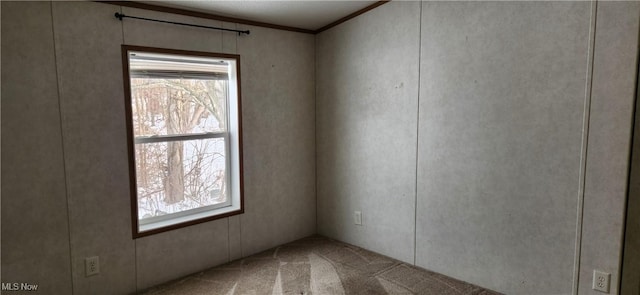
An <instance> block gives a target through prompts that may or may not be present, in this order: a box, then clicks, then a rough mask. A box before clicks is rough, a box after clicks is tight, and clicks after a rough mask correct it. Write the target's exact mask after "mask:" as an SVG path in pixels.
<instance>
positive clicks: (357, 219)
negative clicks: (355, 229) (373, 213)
mask: <svg viewBox="0 0 640 295" xmlns="http://www.w3.org/2000/svg"><path fill="white" fill-rule="evenodd" d="M353 223H355V224H356V225H362V212H360V211H354V212H353Z"/></svg>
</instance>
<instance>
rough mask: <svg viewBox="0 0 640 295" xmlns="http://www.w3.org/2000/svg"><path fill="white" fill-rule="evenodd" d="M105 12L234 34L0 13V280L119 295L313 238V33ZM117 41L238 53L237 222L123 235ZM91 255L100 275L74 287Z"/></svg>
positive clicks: (98, 12) (61, 12)
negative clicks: (240, 160) (241, 199)
mask: <svg viewBox="0 0 640 295" xmlns="http://www.w3.org/2000/svg"><path fill="white" fill-rule="evenodd" d="M115 12H123V13H125V14H131V15H136V16H143V17H152V18H159V19H166V20H173V21H180V22H188V23H196V24H201V25H209V26H224V27H227V28H235V27H236V24H232V23H222V22H218V21H211V20H204V19H198V18H192V17H186V16H178V15H172V14H167V13H159V12H152V11H144V10H139V9H134V8H126V7H122V8H121V7H119V6H114V5H108V4H101V3H95V2H58V1H54V2H38V3H31V2H30V3H24V2H23V3H7V2H3V3H2V13H3V15H2V30H3V32H2V33H3V34H2V68H3V74H4V73H5V70H8V71H11V73H12V74H13V75H11V76H9V75H6V76H5V75H3V78H2V96H3V108H2V112H3V114H2V126H3V127H2V128H3V130H2V131H3V133H4V135H3V147H2V160H3V165H2V169H3V173H2V180H3V187H2V194H3V196H2V197H3V199H2V210H3V212H2V213H3V215H2V227H3V231H2V248H3V250H4V251H3V253H2V254H3V257H2V271H3V274H2V275H3V276H2V280H3V282H7V281H9V280H11V281H20V282H22V281H26V282H30V281H37V282H36V283H38V282H39V283H40V285H41V287H40V291H42V292H43V294H70V292H71V286H72V282H73V292H74V293H75V294H129V293H134V292H136V291H137V290H142V289H145V288H148V287H150V286H152V285H155V284H158V283H162V282H166V281H168V280H171V279H175V278H178V277H180V276H184V275H187V274H190V273H194V272H197V271H200V270H203V269H205V268H208V267H211V266H214V265H218V264H221V263H224V262H227V261H230V260H232V259H237V258H240V257H242V256H246V255H249V254H252V253H255V252H258V251H261V250H265V249H266V248H268V247H271V246H275V245H278V244H282V243H285V242H288V241H291V240H295V239H298V238H302V237H305V236H308V235H311V234H313V233H315V232H316V229H315V226H316V225H315V136H314V134H315V132H314V128H315V127H314V122H315V110H314V53H313V52H314V37H313V36H311V35H307V34H300V33H290V32H282V31H277V30H271V29H260V28H250V29H251V30H252V33H251V35H250V36H243V37H238V36H237V34H234V33H230V32H229V33H222V32H219V31H213V30H205V29H198V28H189V27H181V26H173V25H165V24H154V23H149V22H142V21H138V20H131V19H126V20H125V21H124V22H121V21H119V20H117V19H116V18H115V17H114V13H115ZM121 44H131V45H142V46H152V47H164V48H174V49H185V50H196V51H210V52H225V53H236V54H240V56H241V62H242V63H241V73H242V77H241V78H242V103H243V128H244V130H243V131H244V134H243V135H244V136H243V139H244V161H245V164H244V168H245V188H244V189H245V214H243V215H239V216H234V217H231V218H224V219H220V220H215V221H211V222H207V223H203V224H199V225H195V226H191V227H187V228H182V229H177V230H173V231H169V232H165V233H161V234H157V235H153V236H148V237H144V238H140V239H137V240H133V239H132V238H131V216H130V208H129V206H130V201H129V178H128V164H127V151H126V129H125V119H124V90H123V81H122V61H121V49H120V45H121ZM54 48H55V51H54ZM54 54H55V56H54ZM25 65H29V66H25ZM34 80H35V81H36V82H37V83H33V84H31V83H29V84H27V83H26V81H29V82H31V81H34ZM58 88H59V94H60V95H59V97H60V102H59V103H58ZM31 122H37V123H38V124H37V125H34V124H32V123H31ZM8 127H11V130H9V129H7V130H5V129H6V128H8ZM9 142H13V144H12V145H11V146H9V145H7V143H9ZM63 144H64V152H63V149H62V147H63ZM63 156H64V158H63ZM29 157H31V158H29ZM30 159H33V160H30ZM63 161H64V166H63ZM25 163H28V164H26V165H25ZM65 167H66V171H65V169H64V168H65ZM8 181H10V182H12V183H15V184H13V185H6V183H7V182H8ZM65 181H66V184H67V185H68V187H66V192H65ZM65 195H66V196H65ZM37 205H39V206H37ZM67 206H68V211H67ZM29 207H34V208H33V209H28V208H29ZM25 212H28V213H26V214H25ZM67 212H68V215H67ZM24 230H28V231H31V232H32V233H33V235H27V234H26V232H25V233H20V234H19V232H22V231H24ZM14 233H15V235H16V238H15V239H11V238H10V237H9V235H14ZM43 238H44V239H43ZM43 245H47V248H48V249H47V250H46V251H43ZM94 255H97V256H100V266H101V269H100V271H101V272H100V274H99V275H97V276H92V277H85V276H84V258H85V257H88V256H94ZM52 286H55V289H54V288H53V287H52Z"/></svg>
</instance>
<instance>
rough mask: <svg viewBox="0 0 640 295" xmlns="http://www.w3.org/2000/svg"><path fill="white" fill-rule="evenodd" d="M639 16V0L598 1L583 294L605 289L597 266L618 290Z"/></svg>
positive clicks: (583, 226)
mask: <svg viewBox="0 0 640 295" xmlns="http://www.w3.org/2000/svg"><path fill="white" fill-rule="evenodd" d="M639 18H640V2H606V1H605V2H598V10H597V23H596V31H595V32H596V34H595V47H594V60H593V85H592V95H591V112H590V113H591V114H590V120H589V145H588V153H587V159H586V175H585V192H584V210H583V212H584V215H583V224H582V248H581V259H580V278H581V279H580V285H579V286H578V291H579V293H580V294H601V293H599V292H596V291H593V290H591V278H592V276H593V269H601V270H604V271H606V272H609V273H611V281H612V282H613V283H612V285H611V293H612V294H617V293H618V287H619V284H618V282H620V273H619V269H620V262H621V259H622V253H621V251H622V249H623V245H622V242H621V239H622V236H623V229H624V211H625V205H626V199H627V198H626V197H627V188H628V173H629V150H630V147H631V126H632V124H633V106H634V101H635V87H636V75H637V65H638V61H637V58H638V30H639V27H640V20H639ZM583 278H584V279H583Z"/></svg>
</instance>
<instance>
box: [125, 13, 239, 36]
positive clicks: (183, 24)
mask: <svg viewBox="0 0 640 295" xmlns="http://www.w3.org/2000/svg"><path fill="white" fill-rule="evenodd" d="M115 16H116V18H117V19H119V20H120V21H122V19H123V18H125V17H128V18H134V19H140V20H146V21H152V22H159V23H165V24H172V25H180V26H187V27H196V28H204V29H212V30H220V31H229V32H236V33H238V35H242V34H247V35H249V34H250V31H249V30H246V31H241V30H234V29H225V28H218V27H209V26H201V25H194V24H185V23H179V22H172V21H167V20H159V19H152V18H145V17H137V16H129V15H124V14H122V13H119V12H116V14H115Z"/></svg>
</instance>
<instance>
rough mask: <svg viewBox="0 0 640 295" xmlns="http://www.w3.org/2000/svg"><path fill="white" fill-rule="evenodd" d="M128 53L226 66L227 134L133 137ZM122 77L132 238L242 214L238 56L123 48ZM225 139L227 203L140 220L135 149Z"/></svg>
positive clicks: (126, 46) (136, 47)
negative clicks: (210, 60) (209, 60)
mask: <svg viewBox="0 0 640 295" xmlns="http://www.w3.org/2000/svg"><path fill="white" fill-rule="evenodd" d="M131 53H144V54H154V53H158V54H162V55H175V56H176V58H177V59H180V58H187V59H188V58H194V59H198V58H202V57H205V58H213V59H216V60H223V61H225V62H227V63H229V72H228V77H229V78H228V96H227V100H226V104H227V105H226V106H227V108H226V112H227V116H226V119H227V124H226V126H227V131H225V132H207V133H195V134H177V135H159V136H138V137H134V134H133V124H132V107H131V77H132V75H131V71H130V68H129V57H130V54H131ZM122 61H123V76H124V89H125V109H126V120H127V139H128V140H127V141H128V152H129V178H130V188H131V195H130V198H131V218H132V232H133V238H138V237H143V236H148V235H152V234H156V233H160V232H164V231H168V230H173V229H177V228H182V227H185V226H189V225H193V224H198V223H202V222H207V221H211V220H215V219H219V218H224V217H228V216H232V215H236V214H242V213H244V206H243V199H244V198H243V172H242V115H241V109H242V105H241V98H240V56H239V55H235V54H223V53H209V52H197V51H184V50H174V49H162V48H153V47H143V46H131V45H122ZM213 138H224V140H225V161H226V165H225V166H226V172H225V175H226V182H227V184H226V185H227V188H228V196H227V201H226V202H224V203H220V204H214V205H209V206H204V207H200V208H195V209H190V210H185V211H181V212H177V213H172V214H167V215H162V216H154V217H150V218H145V219H143V220H140V219H139V216H138V196H137V192H138V187H137V181H136V162H135V161H136V159H135V145H136V144H145V143H160V142H170V141H189V140H199V139H213Z"/></svg>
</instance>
